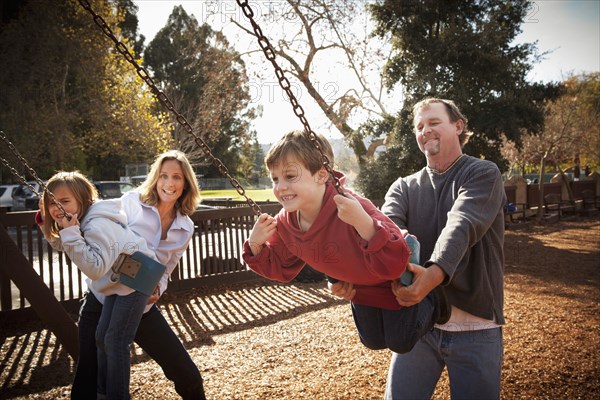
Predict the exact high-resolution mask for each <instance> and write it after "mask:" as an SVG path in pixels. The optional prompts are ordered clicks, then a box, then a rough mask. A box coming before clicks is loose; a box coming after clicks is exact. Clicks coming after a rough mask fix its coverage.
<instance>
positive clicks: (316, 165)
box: [265, 131, 334, 175]
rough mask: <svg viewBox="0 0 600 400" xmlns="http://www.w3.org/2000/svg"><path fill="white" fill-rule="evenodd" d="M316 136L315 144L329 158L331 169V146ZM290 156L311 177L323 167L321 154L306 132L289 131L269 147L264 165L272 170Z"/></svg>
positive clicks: (321, 136) (325, 140) (324, 139)
mask: <svg viewBox="0 0 600 400" xmlns="http://www.w3.org/2000/svg"><path fill="white" fill-rule="evenodd" d="M316 135H317V139H316V142H317V144H318V145H319V147H320V148H321V150H323V154H325V155H326V156H327V158H329V164H330V165H331V166H332V168H333V161H334V159H333V150H332V149H331V144H329V141H328V140H327V139H326V138H325V137H324V136H323V135H321V134H316ZM290 156H294V157H295V158H296V159H297V160H298V161H300V162H301V163H302V164H303V165H304V167H306V169H308V170H309V171H310V173H311V174H313V175H314V174H315V173H317V172H318V171H319V170H320V169H321V168H322V167H323V159H322V158H321V152H320V151H319V150H318V149H317V148H316V147H315V145H314V144H313V142H312V140H311V138H310V135H309V134H308V133H307V132H306V131H291V132H289V133H287V134H285V135H284V136H283V137H282V138H281V139H279V141H277V142H276V143H275V144H273V146H271V148H270V149H269V151H268V153H267V155H266V157H265V164H266V166H267V168H268V169H272V168H273V167H274V166H275V165H277V163H280V162H283V161H285V160H286V159H287V158H288V157H290Z"/></svg>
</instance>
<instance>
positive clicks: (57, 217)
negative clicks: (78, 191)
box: [48, 185, 81, 226]
mask: <svg viewBox="0 0 600 400" xmlns="http://www.w3.org/2000/svg"><path fill="white" fill-rule="evenodd" d="M52 193H53V194H54V197H56V200H57V201H58V202H59V203H60V204H61V206H62V207H63V208H64V209H65V211H66V212H68V213H69V214H71V215H73V214H78V215H79V214H80V213H81V204H79V202H78V201H77V200H76V199H75V196H73V192H71V190H70V189H69V187H68V186H67V185H60V186H57V187H56V188H54V190H53V191H52ZM48 213H50V216H51V217H52V219H53V220H54V221H56V223H57V224H58V225H59V226H62V219H63V218H64V217H65V216H64V214H63V212H62V211H61V210H60V209H59V208H58V207H57V206H56V204H55V203H54V202H50V203H49V204H48Z"/></svg>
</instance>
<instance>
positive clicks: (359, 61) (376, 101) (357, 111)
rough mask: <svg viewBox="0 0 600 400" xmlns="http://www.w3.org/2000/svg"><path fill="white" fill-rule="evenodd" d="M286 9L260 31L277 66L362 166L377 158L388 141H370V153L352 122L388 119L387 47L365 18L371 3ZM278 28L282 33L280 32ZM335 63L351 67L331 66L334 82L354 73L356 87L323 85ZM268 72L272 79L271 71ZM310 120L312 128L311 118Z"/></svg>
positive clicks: (321, 2)
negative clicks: (384, 79) (384, 71)
mask: <svg viewBox="0 0 600 400" xmlns="http://www.w3.org/2000/svg"><path fill="white" fill-rule="evenodd" d="M286 4H287V6H288V7H285V6H284V7H270V8H269V9H268V12H267V13H265V14H266V15H267V16H268V22H273V21H275V22H277V23H275V24H273V23H267V24H262V26H261V29H263V32H267V33H266V36H267V38H268V39H269V43H270V44H271V46H272V47H273V50H274V52H275V54H276V56H277V63H278V64H279V66H280V67H281V68H282V69H283V70H284V72H285V73H286V77H288V79H289V78H291V77H293V78H295V79H297V80H298V82H300V84H301V85H302V86H303V87H304V88H305V89H306V91H307V92H308V94H309V95H310V97H311V98H312V99H313V100H314V101H315V102H316V104H317V105H318V107H319V108H320V109H321V111H322V112H323V113H324V115H325V116H326V117H327V118H328V119H329V121H331V123H332V125H333V126H335V127H336V128H337V129H338V131H339V132H340V133H341V134H342V135H343V137H344V138H345V140H346V142H347V143H348V144H349V146H350V147H351V148H352V149H353V151H354V154H355V155H356V157H357V159H358V161H359V163H360V164H362V163H363V162H364V161H365V160H366V159H368V158H370V157H371V156H372V155H373V150H374V149H375V148H376V147H377V145H378V144H381V143H382V142H383V139H382V138H380V137H376V138H371V139H372V141H373V142H374V144H373V146H370V147H369V148H367V146H366V145H365V139H366V138H367V135H366V134H365V132H363V131H362V129H361V128H360V123H353V122H352V120H353V119H354V118H358V119H363V118H365V117H364V116H373V117H375V116H376V117H380V118H381V117H384V116H385V115H387V114H388V111H387V109H386V105H385V94H386V93H385V91H384V89H383V83H382V80H381V73H380V68H381V67H383V65H384V62H385V59H386V57H387V52H386V51H385V49H386V46H385V43H383V42H381V41H380V40H378V39H377V38H376V37H373V36H371V35H370V29H369V20H368V18H367V13H366V5H367V4H368V2H365V1H362V0H346V1H343V2H340V1H336V0H286ZM357 15H359V16H361V15H362V16H365V19H364V20H361V19H360V18H356V16H357ZM232 22H233V23H235V24H236V25H237V26H239V27H240V28H241V29H242V30H244V31H245V32H247V33H248V34H251V35H254V36H255V33H254V32H253V31H251V30H250V29H248V28H245V27H244V26H243V25H242V24H240V23H238V22H237V21H235V20H232ZM261 22H262V21H261ZM350 27H353V28H352V29H351V28H350ZM278 28H279V32H276V29H278ZM340 55H341V56H342V57H339V56H340ZM335 58H340V59H345V60H346V62H344V63H339V64H337V65H335V66H330V68H331V69H330V71H329V75H330V76H331V77H330V78H329V79H330V81H329V82H331V81H334V80H335V79H336V76H339V75H341V74H340V69H343V70H344V71H347V72H350V73H351V74H352V75H353V76H354V78H355V79H354V82H340V81H338V82H336V83H335V85H319V83H320V82H319V76H321V77H322V76H323V75H321V74H320V70H322V69H323V68H324V67H323V66H324V65H325V64H327V63H328V62H330V60H331V59H335ZM269 73H270V74H271V75H270V76H273V75H272V74H273V72H272V71H269ZM340 84H343V85H349V86H348V87H346V88H343V90H341V91H340V90H337V88H336V89H334V90H332V89H333V88H334V87H335V86H336V85H340ZM337 87H339V86H337ZM301 105H302V104H301ZM303 108H304V107H303ZM307 119H308V121H309V123H310V116H307Z"/></svg>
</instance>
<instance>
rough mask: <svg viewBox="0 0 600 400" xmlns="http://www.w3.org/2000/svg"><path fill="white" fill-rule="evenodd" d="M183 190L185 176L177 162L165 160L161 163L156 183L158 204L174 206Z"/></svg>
mask: <svg viewBox="0 0 600 400" xmlns="http://www.w3.org/2000/svg"><path fill="white" fill-rule="evenodd" d="M184 189H185V175H184V173H183V169H182V168H181V164H180V163H179V161H177V160H166V161H165V162H163V163H162V165H161V167H160V173H159V176H158V181H157V182H156V191H157V192H158V199H159V202H161V203H167V204H173V205H175V202H176V201H177V200H178V199H179V197H181V195H182V194H183V190H184Z"/></svg>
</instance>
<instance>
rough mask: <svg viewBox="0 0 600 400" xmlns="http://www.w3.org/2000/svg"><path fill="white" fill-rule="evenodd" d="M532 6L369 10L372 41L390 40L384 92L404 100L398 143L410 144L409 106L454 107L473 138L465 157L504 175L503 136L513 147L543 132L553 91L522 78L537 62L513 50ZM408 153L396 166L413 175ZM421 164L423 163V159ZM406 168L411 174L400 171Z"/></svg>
mask: <svg viewBox="0 0 600 400" xmlns="http://www.w3.org/2000/svg"><path fill="white" fill-rule="evenodd" d="M530 7H531V2H529V1H511V2H506V1H503V0H488V1H472V0H457V1H432V2H415V1H413V0H394V1H384V2H382V3H376V4H373V5H372V7H371V11H372V13H373V16H374V18H375V20H376V21H377V29H376V33H377V34H378V35H380V36H381V37H388V38H389V39H390V40H391V41H392V44H393V47H394V50H395V51H394V54H393V56H392V57H391V58H390V60H389V62H388V64H387V65H386V68H385V71H384V74H385V78H386V81H387V84H388V85H389V86H392V85H393V84H395V83H397V82H399V83H401V84H402V85H403V87H404V89H405V90H404V91H405V93H406V98H405V99H404V100H405V101H404V104H403V109H402V111H401V112H400V114H399V115H398V116H397V118H399V119H401V120H402V121H401V122H400V123H399V124H398V132H399V134H398V135H396V136H395V138H396V139H402V140H401V141H397V142H396V143H393V144H392V147H391V149H390V150H389V151H397V150H395V149H396V147H401V146H405V145H406V143H402V142H403V141H404V142H406V141H405V140H404V138H407V137H411V141H414V138H413V137H412V136H413V135H412V126H411V125H412V123H411V122H412V115H410V110H411V108H412V105H413V104H414V103H415V102H417V101H419V100H421V99H422V98H424V97H428V96H435V97H442V98H449V99H452V100H454V101H455V102H456V103H457V104H458V105H459V107H460V108H461V110H462V111H463V113H464V114H465V115H466V116H467V117H468V118H469V128H470V129H471V130H472V131H473V132H474V133H475V135H474V136H473V137H472V138H471V141H470V142H469V143H468V144H467V145H466V146H465V152H466V153H468V154H471V155H474V156H477V157H484V158H486V159H489V160H492V161H494V162H496V163H497V164H498V165H499V167H500V168H501V169H505V168H506V164H505V161H504V159H503V158H502V156H501V154H500V147H501V144H502V141H501V136H502V134H504V135H506V136H507V137H508V138H510V139H511V140H515V141H518V138H519V137H520V135H521V132H522V131H523V130H524V131H528V132H539V131H540V130H541V129H542V127H543V122H544V118H543V100H544V99H545V98H547V97H549V96H555V95H556V93H557V86H556V85H554V84H551V85H543V84H540V83H533V84H531V83H528V82H527V81H526V75H527V73H528V72H529V70H530V69H531V66H532V64H531V63H532V62H534V61H536V60H537V58H538V57H539V56H538V54H537V53H536V51H537V50H536V47H535V45H534V44H519V45H515V44H512V43H513V40H514V39H515V37H516V36H517V35H518V34H519V33H520V32H521V30H520V25H521V24H522V23H523V20H524V18H525V17H526V15H527V12H528V10H529V8H530ZM413 156H414V154H413V153H412V152H406V151H405V152H403V155H401V157H407V159H403V161H402V162H400V163H399V164H400V165H402V166H403V167H405V168H408V169H410V170H415V169H417V167H418V165H419V164H422V163H423V162H422V161H421V162H420V163H415V157H413ZM421 157H422V156H421ZM406 164H410V166H408V165H406Z"/></svg>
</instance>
